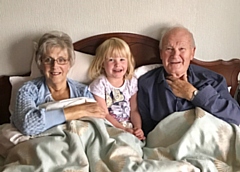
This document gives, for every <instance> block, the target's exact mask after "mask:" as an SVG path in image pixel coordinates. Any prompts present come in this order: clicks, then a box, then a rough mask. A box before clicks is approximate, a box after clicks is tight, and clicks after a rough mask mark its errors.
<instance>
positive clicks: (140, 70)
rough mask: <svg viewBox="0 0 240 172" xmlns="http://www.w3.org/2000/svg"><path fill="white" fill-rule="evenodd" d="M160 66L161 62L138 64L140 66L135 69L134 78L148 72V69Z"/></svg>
mask: <svg viewBox="0 0 240 172" xmlns="http://www.w3.org/2000/svg"><path fill="white" fill-rule="evenodd" d="M160 66H162V64H150V65H144V66H140V67H138V68H136V69H135V71H134V75H135V77H136V78H139V77H140V76H142V75H143V74H145V73H146V72H148V71H150V70H153V69H155V68H158V67H160Z"/></svg>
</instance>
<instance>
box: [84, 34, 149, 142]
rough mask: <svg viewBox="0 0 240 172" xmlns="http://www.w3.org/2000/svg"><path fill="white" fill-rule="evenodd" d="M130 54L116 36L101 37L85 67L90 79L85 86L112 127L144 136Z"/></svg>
mask: <svg viewBox="0 0 240 172" xmlns="http://www.w3.org/2000/svg"><path fill="white" fill-rule="evenodd" d="M134 66H135V62H134V58H133V56H132V54H131V51H130V48H129V46H128V44H127V43H126V42H124V41H123V40H121V39H119V38H110V39H108V40H106V41H104V42H103V43H102V44H101V45H100V46H99V47H98V48H97V50H96V57H95V58H94V60H93V62H92V63H91V65H90V68H89V71H88V72H89V76H90V78H91V79H94V81H93V82H92V83H91V84H90V86H89V88H90V91H91V92H92V94H93V95H94V97H95V99H96V101H97V102H98V103H99V105H100V106H102V107H103V108H104V109H105V110H106V112H107V114H108V115H107V116H106V119H107V120H108V121H110V122H111V123H112V124H113V125H114V126H115V127H117V128H121V129H123V130H125V131H128V132H130V133H132V134H134V135H135V136H136V137H137V138H139V139H140V140H144V139H145V137H144V133H143V131H142V129H141V128H142V122H141V118H140V114H139V112H138V107H137V91H138V88H137V79H136V78H135V77H133V72H134Z"/></svg>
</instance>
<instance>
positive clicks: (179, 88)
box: [166, 75, 197, 100]
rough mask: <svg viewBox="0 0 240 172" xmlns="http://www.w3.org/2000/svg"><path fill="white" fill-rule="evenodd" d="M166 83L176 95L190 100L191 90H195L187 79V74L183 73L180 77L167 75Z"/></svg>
mask: <svg viewBox="0 0 240 172" xmlns="http://www.w3.org/2000/svg"><path fill="white" fill-rule="evenodd" d="M166 79H167V83H168V85H169V86H170V87H171V89H172V92H173V94H174V95H175V96H176V97H180V98H183V99H187V100H191V98H192V96H193V92H194V91H195V90H197V89H196V88H195V87H194V86H193V85H192V84H190V83H189V82H188V80H187V76H186V75H183V76H182V77H181V78H176V77H173V76H167V78H166Z"/></svg>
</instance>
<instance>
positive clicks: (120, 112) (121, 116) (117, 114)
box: [89, 75, 138, 122]
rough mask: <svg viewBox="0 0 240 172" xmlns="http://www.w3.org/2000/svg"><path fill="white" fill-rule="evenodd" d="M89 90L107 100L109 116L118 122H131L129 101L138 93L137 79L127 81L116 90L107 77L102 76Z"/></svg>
mask: <svg viewBox="0 0 240 172" xmlns="http://www.w3.org/2000/svg"><path fill="white" fill-rule="evenodd" d="M89 89H90V91H91V92H92V94H95V95H97V96H99V97H101V98H103V99H104V100H105V102H106V105H107V108H108V111H109V114H110V115H112V116H113V117H114V118H115V119H116V120H117V121H118V122H123V121H129V117H130V102H129V99H130V98H131V97H132V96H133V95H134V94H135V93H136V92H137V91H138V87H137V79H136V78H135V77H133V78H132V79H130V80H125V82H124V84H123V85H122V86H121V87H119V88H116V87H114V86H112V85H111V84H110V83H109V81H108V80H107V78H106V76H104V75H100V76H99V77H98V78H97V79H95V80H94V81H93V82H92V83H91V84H90V85H89Z"/></svg>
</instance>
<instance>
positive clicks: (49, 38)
mask: <svg viewBox="0 0 240 172" xmlns="http://www.w3.org/2000/svg"><path fill="white" fill-rule="evenodd" d="M53 47H60V48H62V49H67V52H68V56H69V61H70V66H73V64H74V61H75V54H74V49H73V43H72V39H71V38H70V36H68V35H67V34H66V33H64V32H61V31H51V32H48V33H45V34H44V35H43V36H42V37H41V38H40V40H39V42H38V46H37V51H36V56H35V61H36V63H37V65H38V68H39V67H40V65H41V63H42V57H43V56H44V55H46V54H47V51H48V50H49V49H51V48H53Z"/></svg>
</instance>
